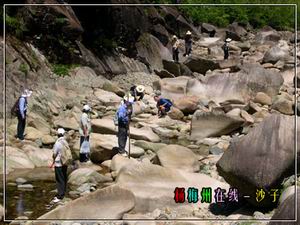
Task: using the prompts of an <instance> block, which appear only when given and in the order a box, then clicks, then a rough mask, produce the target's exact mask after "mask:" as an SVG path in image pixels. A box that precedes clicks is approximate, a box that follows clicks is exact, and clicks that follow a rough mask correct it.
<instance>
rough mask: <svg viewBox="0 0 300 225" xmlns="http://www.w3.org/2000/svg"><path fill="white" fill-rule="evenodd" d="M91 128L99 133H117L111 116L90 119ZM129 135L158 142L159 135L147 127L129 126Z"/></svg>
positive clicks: (133, 137)
mask: <svg viewBox="0 0 300 225" xmlns="http://www.w3.org/2000/svg"><path fill="white" fill-rule="evenodd" d="M92 129H93V132H95V133H101V134H117V132H118V128H117V127H116V126H115V125H114V123H113V120H112V119H111V118H104V119H94V120H92ZM130 137H131V138H132V139H136V140H145V141H151V142H159V140H160V139H159V137H158V136H157V135H156V134H155V133H154V132H153V131H152V129H151V128H149V127H143V128H140V129H138V128H135V127H130Z"/></svg>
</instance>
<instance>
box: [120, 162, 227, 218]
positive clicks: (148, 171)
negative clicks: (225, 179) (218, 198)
mask: <svg viewBox="0 0 300 225" xmlns="http://www.w3.org/2000/svg"><path fill="white" fill-rule="evenodd" d="M116 182H117V185H119V186H120V187H121V188H126V189H129V190H131V191H132V193H133V194H134V197H135V200H136V201H135V203H136V204H135V208H134V210H135V212H137V213H147V212H151V211H153V210H155V209H163V208H164V207H165V206H168V207H169V208H177V209H178V208H181V207H199V208H203V209H206V210H207V209H208V207H209V204H207V203H201V201H199V202H198V203H195V204H193V203H187V201H185V203H182V204H178V203H175V201H174V190H175V188H176V187H184V188H188V187H195V188H199V191H200V189H201V187H211V188H212V189H213V190H214V189H216V188H217V187H220V188H224V189H228V188H229V185H227V184H226V183H222V182H220V181H217V180H215V179H213V178H211V177H209V176H207V175H205V174H201V173H190V172H186V171H183V170H176V169H174V168H164V167H161V166H158V165H153V164H151V163H150V162H147V161H145V162H138V163H135V164H128V165H126V166H124V167H122V169H121V170H120V172H119V174H118V176H117V178H116ZM186 191H187V189H186Z"/></svg>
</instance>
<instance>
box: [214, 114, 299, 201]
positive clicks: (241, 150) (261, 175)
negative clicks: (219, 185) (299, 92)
mask: <svg viewBox="0 0 300 225" xmlns="http://www.w3.org/2000/svg"><path fill="white" fill-rule="evenodd" d="M298 124H299V123H298ZM298 128H299V126H298ZM296 135H297V136H299V135H300V132H299V129H298V132H297V134H296ZM294 138H295V120H294V118H293V117H292V116H284V115H280V114H273V115H271V116H269V117H267V118H266V119H265V120H264V121H263V122H262V123H260V124H259V125H257V126H256V127H254V128H252V129H251V130H250V132H249V133H248V134H247V135H246V136H244V137H241V138H237V139H233V140H232V142H231V144H230V146H229V149H228V150H227V151H226V152H225V153H224V154H223V156H222V158H221V159H220V160H219V162H218V163H217V167H218V171H219V172H220V174H221V175H222V176H223V177H224V178H225V180H226V181H227V182H228V183H229V184H230V185H232V186H234V187H237V188H238V189H239V190H240V192H242V193H243V194H245V195H250V196H251V198H250V199H249V200H250V202H251V203H253V204H257V202H256V201H255V191H256V188H264V189H266V190H270V188H276V187H278V185H279V184H280V183H281V182H282V179H283V177H285V176H288V175H289V174H293V172H294V166H295V152H294V150H295V149H294ZM299 149H300V148H299V147H298V149H297V152H298V157H299V152H300V150H299ZM279 159H280V160H279ZM274 162H276V163H274ZM298 166H299V165H298ZM260 203H261V204H260V205H261V206H263V205H265V204H264V202H260ZM265 203H266V204H270V203H271V201H268V200H266V201H265Z"/></svg>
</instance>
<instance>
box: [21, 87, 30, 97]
mask: <svg viewBox="0 0 300 225" xmlns="http://www.w3.org/2000/svg"><path fill="white" fill-rule="evenodd" d="M31 94H32V91H30V90H28V89H25V90H24V92H23V94H22V96H23V97H30V96H31Z"/></svg>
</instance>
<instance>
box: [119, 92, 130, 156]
mask: <svg viewBox="0 0 300 225" xmlns="http://www.w3.org/2000/svg"><path fill="white" fill-rule="evenodd" d="M133 101H134V98H133V97H132V96H130V95H126V96H125V97H124V103H123V104H121V105H120V106H119V108H118V110H117V113H116V117H117V120H118V134H117V136H118V145H119V153H120V154H121V155H123V156H127V153H126V150H125V147H126V142H127V136H128V130H129V124H130V119H131V114H132V103H133ZM129 144H130V143H129Z"/></svg>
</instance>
